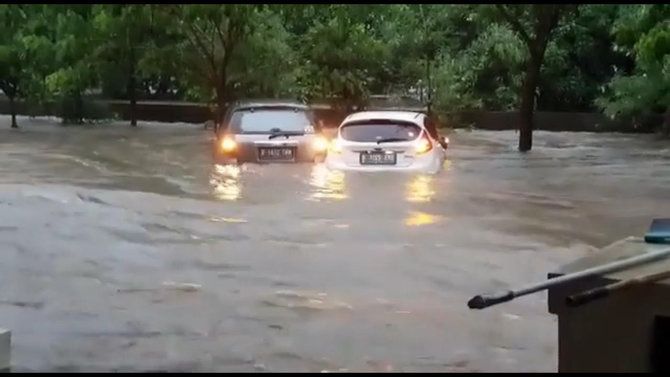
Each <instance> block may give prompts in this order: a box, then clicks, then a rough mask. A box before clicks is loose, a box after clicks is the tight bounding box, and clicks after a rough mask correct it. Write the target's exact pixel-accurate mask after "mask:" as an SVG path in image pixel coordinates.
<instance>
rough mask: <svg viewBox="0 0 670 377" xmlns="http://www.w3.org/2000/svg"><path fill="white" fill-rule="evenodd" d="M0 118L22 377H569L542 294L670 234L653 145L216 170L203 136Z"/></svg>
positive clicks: (554, 141) (625, 139)
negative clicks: (592, 260)
mask: <svg viewBox="0 0 670 377" xmlns="http://www.w3.org/2000/svg"><path fill="white" fill-rule="evenodd" d="M19 121H20V122H21V124H22V125H23V128H22V129H20V130H18V131H16V130H9V129H7V128H8V127H4V126H5V125H7V126H8V124H9V123H8V119H7V117H3V118H0V126H2V127H0V262H1V263H0V327H5V328H9V329H11V330H12V337H13V344H12V347H13V350H12V364H13V365H12V367H13V368H12V369H13V370H14V371H423V372H429V371H485V372H488V371H510V372H511V371H521V372H524V371H555V370H556V365H557V354H556V353H557V331H556V330H557V326H556V318H555V317H553V316H552V315H551V314H549V313H548V312H547V307H546V293H538V294H534V295H530V296H526V297H523V298H519V299H517V300H515V301H512V302H509V303H506V304H502V305H499V306H496V307H493V308H490V309H488V310H484V311H470V310H469V309H468V308H467V306H466V303H467V300H468V299H469V298H470V297H472V296H473V295H475V294H479V293H484V292H489V291H496V290H499V289H504V288H515V287H518V286H520V285H524V284H527V283H531V282H536V281H539V280H542V279H544V278H545V277H546V274H547V273H548V272H550V271H551V270H553V269H555V268H557V267H558V266H560V264H562V263H564V262H567V261H569V260H571V259H573V258H576V257H579V256H582V255H584V254H586V253H588V252H590V251H592V250H595V249H596V248H599V247H602V246H605V245H607V244H609V243H611V242H614V241H616V240H618V239H620V238H623V237H626V236H629V235H640V234H642V233H643V232H644V231H645V230H646V228H647V226H648V225H649V222H650V221H651V219H652V218H653V217H664V216H665V217H670V189H669V187H670V144H668V143H667V142H663V141H658V140H656V139H654V137H653V136H649V135H614V134H589V133H546V132H536V134H535V146H534V149H533V151H532V152H531V153H528V154H519V153H518V152H517V151H516V150H515V145H516V137H517V135H516V134H515V132H513V131H510V132H484V131H474V132H467V131H458V132H455V133H452V134H451V135H450V139H451V147H450V149H449V152H448V154H449V160H448V161H447V162H446V163H445V166H444V170H443V171H442V172H441V173H439V174H436V175H421V174H391V173H384V174H364V173H356V174H353V173H343V172H332V171H328V170H327V169H325V168H324V167H323V166H322V165H311V164H303V165H243V166H241V167H232V166H215V165H212V161H211V153H210V149H209V148H210V144H209V143H210V140H209V139H210V137H211V134H210V132H207V131H203V129H202V127H201V126H194V125H188V124H158V123H141V126H140V127H139V128H138V129H130V128H129V127H126V126H125V125H122V124H112V125H107V126H105V127H86V128H77V127H61V126H58V125H57V124H56V121H54V120H49V119H29V118H20V119H19Z"/></svg>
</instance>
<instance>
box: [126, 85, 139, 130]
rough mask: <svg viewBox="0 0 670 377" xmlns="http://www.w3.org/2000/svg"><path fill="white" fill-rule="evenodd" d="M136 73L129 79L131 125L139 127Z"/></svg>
mask: <svg viewBox="0 0 670 377" xmlns="http://www.w3.org/2000/svg"><path fill="white" fill-rule="evenodd" d="M135 87H136V85H135V72H131V73H130V75H129V77H128V93H127V95H128V99H129V100H130V125H131V126H132V127H137V90H136V89H135Z"/></svg>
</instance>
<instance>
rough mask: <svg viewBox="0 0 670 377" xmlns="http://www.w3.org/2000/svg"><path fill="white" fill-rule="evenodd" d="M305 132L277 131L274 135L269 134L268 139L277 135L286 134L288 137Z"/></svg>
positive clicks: (301, 134)
mask: <svg viewBox="0 0 670 377" xmlns="http://www.w3.org/2000/svg"><path fill="white" fill-rule="evenodd" d="M304 134H305V133H304V132H275V133H273V134H272V135H270V136H268V140H272V139H274V138H276V137H280V136H285V137H286V138H287V139H288V137H289V136H303V135H304Z"/></svg>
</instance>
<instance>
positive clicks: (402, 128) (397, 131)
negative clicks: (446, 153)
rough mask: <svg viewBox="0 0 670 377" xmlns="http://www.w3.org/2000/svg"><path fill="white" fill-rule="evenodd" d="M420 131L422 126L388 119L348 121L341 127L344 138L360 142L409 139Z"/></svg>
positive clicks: (415, 136) (414, 137) (412, 138)
mask: <svg viewBox="0 0 670 377" xmlns="http://www.w3.org/2000/svg"><path fill="white" fill-rule="evenodd" d="M420 133H421V128H420V127H419V126H417V125H415V124H413V123H407V122H398V121H388V120H385V121H367V122H356V123H348V124H346V125H344V126H343V127H342V128H341V129H340V135H341V137H342V138H343V139H344V140H348V141H358V142H379V141H382V140H393V141H409V140H414V139H416V138H417V137H418V136H419V134H420Z"/></svg>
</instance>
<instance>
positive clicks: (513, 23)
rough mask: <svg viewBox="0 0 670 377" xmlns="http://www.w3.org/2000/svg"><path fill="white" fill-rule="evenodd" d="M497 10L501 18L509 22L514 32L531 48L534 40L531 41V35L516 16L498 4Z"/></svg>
mask: <svg viewBox="0 0 670 377" xmlns="http://www.w3.org/2000/svg"><path fill="white" fill-rule="evenodd" d="M496 8H497V9H498V12H499V13H500V15H501V16H503V18H504V19H505V21H507V23H508V24H509V25H510V26H511V27H512V29H513V30H514V31H516V32H517V33H518V34H519V36H520V37H521V39H522V40H523V41H524V42H526V44H527V45H528V46H529V47H530V46H531V45H532V44H533V42H534V41H533V39H531V37H530V35H529V34H528V32H527V31H526V29H525V28H524V27H523V25H521V22H519V20H518V19H517V18H515V17H514V16H512V15H511V14H510V13H509V12H507V9H506V8H505V6H504V5H502V4H496Z"/></svg>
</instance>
